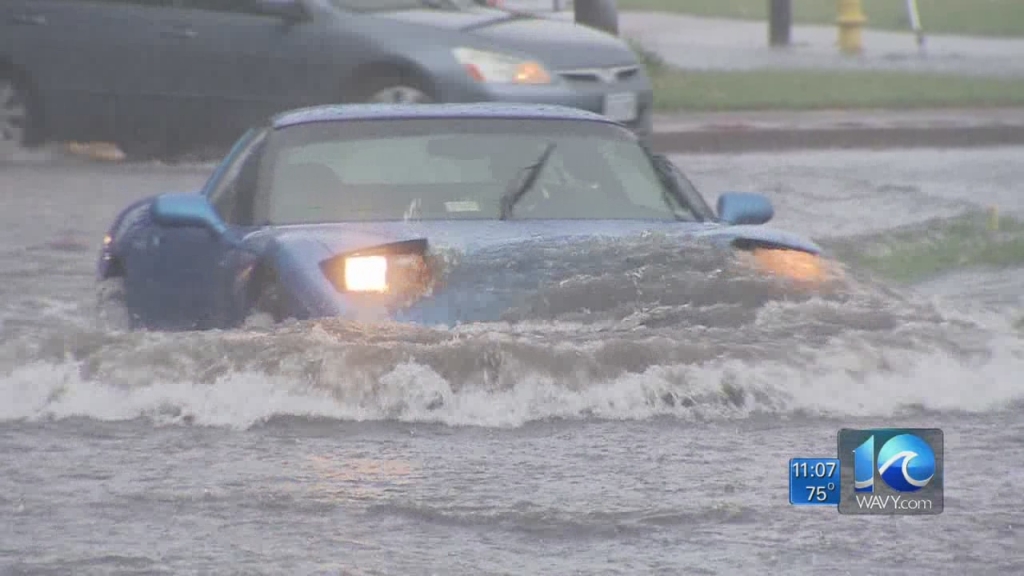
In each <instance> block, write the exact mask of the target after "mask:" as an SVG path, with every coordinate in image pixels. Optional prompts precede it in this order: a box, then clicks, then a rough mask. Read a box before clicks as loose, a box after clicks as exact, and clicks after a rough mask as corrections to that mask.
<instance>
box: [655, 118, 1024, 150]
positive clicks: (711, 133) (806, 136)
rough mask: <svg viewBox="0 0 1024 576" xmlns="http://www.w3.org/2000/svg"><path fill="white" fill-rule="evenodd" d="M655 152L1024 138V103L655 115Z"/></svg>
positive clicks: (981, 143) (967, 143)
mask: <svg viewBox="0 0 1024 576" xmlns="http://www.w3.org/2000/svg"><path fill="white" fill-rule="evenodd" d="M654 125H655V126H656V127H657V128H656V129H655V131H654V133H653V134H652V135H651V136H650V137H649V142H650V144H651V146H652V147H653V148H655V149H656V150H658V151H660V152H664V153H670V152H676V153H678V152H700V153H728V152H755V151H769V150H772V151H775V150H797V149H858V148H860V149H863V148H867V149H879V148H977V147H985V146H1012V145H1024V110H1021V109H1017V108H1014V109H989V110H954V111H950V110H945V111H943V110H922V111H885V110H882V111H857V112H851V111H815V112H735V113H722V112H713V113H695V114H692V115H673V116H660V117H659V116H656V117H655V118H654Z"/></svg>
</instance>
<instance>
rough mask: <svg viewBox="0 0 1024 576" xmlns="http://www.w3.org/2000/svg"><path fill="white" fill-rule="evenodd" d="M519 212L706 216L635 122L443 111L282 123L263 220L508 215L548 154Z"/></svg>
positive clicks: (272, 151) (270, 153)
mask: <svg viewBox="0 0 1024 576" xmlns="http://www.w3.org/2000/svg"><path fill="white" fill-rule="evenodd" d="M547 150H550V153H548V154H546V156H547V158H546V159H545V161H544V162H543V164H542V166H541V167H540V169H539V171H538V172H537V174H536V178H535V179H533V181H532V183H529V186H528V190H525V193H523V194H522V195H521V197H520V198H518V199H517V201H516V203H515V207H514V210H513V211H512V214H511V218H512V219H654V220H698V219H699V218H697V217H695V216H694V214H693V212H691V211H690V210H689V209H687V208H686V207H684V205H683V203H682V202H681V201H680V200H679V198H678V197H677V196H676V195H674V194H673V191H672V190H671V189H670V188H669V187H668V186H667V185H666V183H665V181H664V180H663V179H662V178H661V177H659V175H658V172H657V170H656V168H655V166H654V163H653V162H652V160H651V157H650V156H649V155H648V154H647V152H646V151H645V150H644V148H643V147H641V146H640V144H638V143H637V141H636V139H635V137H634V136H633V135H632V134H631V133H629V132H628V131H627V130H626V129H624V128H621V127H618V126H614V125H610V124H603V123H599V122H589V121H587V122H580V121H571V120H529V119H527V120H523V119H493V118H458V119H452V118H443V119H404V120H402V119H399V120H360V121H346V122H319V123H310V124H302V125H297V126H291V127H288V128H283V129H280V130H277V131H276V132H275V133H274V134H273V135H272V136H271V137H270V140H269V142H268V148H267V150H266V156H265V157H264V160H263V161H262V162H261V175H260V184H259V193H258V195H257V200H256V206H255V209H256V212H257V214H256V216H257V219H258V221H261V222H266V223H267V224H303V223H323V222H351V221H372V220H403V219H420V220H451V219H498V218H500V217H501V216H502V205H503V202H505V201H507V200H508V198H509V197H510V191H513V193H514V191H515V189H516V188H517V187H521V188H525V186H524V185H523V183H524V182H525V181H526V180H527V179H526V178H524V173H526V170H527V168H528V167H530V166H534V165H536V164H537V160H538V158H540V157H541V156H544V155H545V151H547Z"/></svg>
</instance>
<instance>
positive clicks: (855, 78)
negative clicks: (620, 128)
mask: <svg viewBox="0 0 1024 576" xmlns="http://www.w3.org/2000/svg"><path fill="white" fill-rule="evenodd" d="M1021 2H1022V3H1024V0H1021ZM651 70H652V82H653V84H654V97H655V107H656V109H658V110H659V111H662V112H677V111H730V110H814V109H819V110H820V109H830V108H831V109H870V108H886V109H912V108H918V109H921V108H951V107H959V108H981V107H997V106H1020V105H1024V78H973V77H963V76H953V75H942V74H921V73H918V74H909V73H905V72H891V71H825V70H753V71H695V70H694V71H681V70H673V69H669V68H667V67H666V68H656V67H651Z"/></svg>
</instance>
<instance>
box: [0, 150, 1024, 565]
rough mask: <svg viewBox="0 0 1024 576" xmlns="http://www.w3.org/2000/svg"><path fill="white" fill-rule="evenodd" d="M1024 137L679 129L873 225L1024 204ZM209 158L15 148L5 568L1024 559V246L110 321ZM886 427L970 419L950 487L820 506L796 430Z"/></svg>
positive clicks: (0, 444) (864, 234) (8, 289)
mask: <svg viewBox="0 0 1024 576" xmlns="http://www.w3.org/2000/svg"><path fill="white" fill-rule="evenodd" d="M1021 158H1024V149H1015V148H1003V149H992V150H955V151H943V150H932V151H929V150H914V151H844V152H794V153H787V154H748V155H741V156H728V155H715V156H686V157H677V158H676V161H677V162H678V163H679V164H680V165H681V166H682V167H683V168H684V169H685V170H686V171H687V172H688V173H689V174H690V175H691V177H692V178H693V180H694V182H695V183H696V184H697V185H698V186H699V187H700V188H702V189H703V190H704V191H705V193H706V194H707V195H708V197H709V200H710V201H711V202H713V201H714V198H715V196H716V195H717V193H718V192H722V191H727V190H729V191H731V190H743V191H757V192H763V193H766V194H767V195H769V196H770V197H771V199H772V201H773V202H774V203H775V207H776V219H775V220H774V222H773V225H776V226H778V227H782V228H788V229H792V230H794V231H798V232H803V233H806V234H808V235H810V236H811V237H813V238H814V239H815V240H818V241H819V242H820V243H822V244H823V245H825V246H826V247H828V248H829V249H830V250H835V251H837V252H842V253H845V254H851V253H853V254H855V253H858V251H860V250H868V249H869V247H875V246H877V244H878V243H879V242H880V239H881V238H884V237H886V235H888V234H892V233H894V232H899V231H906V230H912V231H916V232H913V234H920V235H922V236H923V235H927V234H928V233H929V229H930V228H931V227H932V223H934V222H935V221H937V220H938V221H942V220H943V219H952V218H957V217H959V216H961V215H963V214H967V213H975V212H977V213H984V212H985V211H987V210H990V209H991V208H996V209H997V211H998V214H999V215H1001V216H1003V215H1005V216H1014V215H1018V216H1021V215H1024V195H1022V194H1021V187H1020V183H1021V182H1022V181H1024V163H1022V162H1021V161H1020V159H1021ZM207 174H208V167H206V166H178V167H161V166H153V165H131V166H110V165H99V164H90V163H87V162H83V161H78V160H66V159H65V160H46V161H40V162H18V163H14V164H9V165H3V166H0V206H2V209H0V574H3V575H7V574H71V573H73V574H198V573H203V574H206V573H244V574H359V575H362V574H414V575H420V574H422V575H427V574H445V575H447V574H468V575H480V574H552V575H554V574H666V575H668V574H672V575H679V574H728V575H732V574H764V573H779V574H798V575H799V574H872V575H882V574H908V573H926V574H956V575H962V574H972V575H983V574H1020V573H1022V572H1024V553H1022V549H1024V548H1022V546H1024V507H1022V506H1020V505H1019V503H1018V501H1017V499H1016V498H1017V492H1018V491H1019V486H1020V485H1021V483H1022V482H1024V464H1021V462H1024V423H1022V422H1021V419H1020V418H1019V414H1020V412H1021V409H1022V408H1024V377H1022V374H1024V338H1022V335H1024V332H1022V331H1021V330H1020V328H1019V327H1018V326H1017V325H1016V323H1017V322H1018V320H1019V319H1020V318H1021V317H1022V316H1024V296H1022V294H1024V268H1018V267H1014V266H999V267H974V266H971V262H961V263H959V265H957V266H955V267H953V269H950V270H948V271H946V272H944V273H942V274H940V275H938V276H932V277H928V278H923V279H919V280H916V281H914V282H912V283H911V284H909V285H906V284H898V283H896V282H894V281H889V280H886V279H884V278H881V277H877V276H875V275H872V274H871V273H870V271H858V270H852V271H851V274H853V275H854V276H855V277H856V278H858V282H857V285H856V286H855V287H853V288H850V289H848V290H846V291H844V292H842V293H839V294H832V295H829V296H825V297H811V296H806V295H799V296H793V295H786V294H784V293H780V292H779V291H778V290H777V289H776V288H775V287H773V286H772V285H769V283H767V282H764V281H761V280H758V279H755V278H749V277H741V276H736V275H730V274H726V273H721V271H720V269H719V268H718V267H716V266H715V265H712V264H709V262H708V261H706V259H704V258H703V257H702V256H700V255H697V256H693V255H680V254H679V253H678V252H676V251H673V250H670V249H666V247H665V246H664V245H659V244H657V243H643V242H637V243H634V244H630V245H628V246H625V247H623V248H622V251H621V252H619V253H617V254H619V256H622V260H620V261H609V262H610V263H609V266H608V267H607V268H606V269H605V270H604V271H598V272H597V273H594V272H593V270H590V271H588V274H587V276H586V277H580V278H577V279H574V281H573V282H569V283H566V284H564V285H562V286H560V287H558V288H555V289H552V292H551V294H550V296H552V299H551V301H554V302H559V301H560V302H563V303H572V302H578V300H577V299H578V298H579V297H581V296H580V295H584V294H585V296H586V300H587V302H586V304H587V306H586V310H585V311H584V312H582V313H581V311H580V310H579V309H578V308H579V307H574V306H570V305H568V304H566V305H565V306H563V308H564V309H560V310H546V311H545V315H544V317H543V318H540V317H538V318H530V317H527V318H524V319H523V320H522V321H520V322H515V323H508V324H475V325H466V326H461V327H458V328H454V329H450V330H442V329H427V328H414V327H405V326H384V327H368V326H359V325H352V324H346V323H342V322H337V321H322V322H310V323H299V324H290V325H285V326H281V327H279V328H275V329H265V328H264V329H251V330H238V331H228V332H208V333H175V334H153V333H121V332H113V331H109V330H106V329H103V328H101V327H99V326H97V325H96V324H95V321H94V320H93V315H92V312H93V302H94V297H95V278H94V270H95V257H96V254H97V250H98V248H99V241H100V238H101V237H102V235H103V233H104V231H105V228H106V226H107V225H108V224H109V222H110V220H111V218H113V216H114V215H115V213H116V211H117V210H118V209H119V208H120V207H122V206H123V205H125V204H126V203H127V202H129V201H130V200H132V199H135V198H138V197H141V196H144V195H148V194H152V193H156V192H161V191H186V190H192V189H195V188H196V187H198V186H199V185H200V184H201V183H202V182H203V181H204V180H205V178H206V176H207ZM583 250H586V248H583ZM586 255H587V254H586V252H583V256H586ZM592 256H593V258H595V259H596V258H606V259H607V258H609V256H608V254H607V253H605V252H601V251H600V250H599V249H598V248H594V253H593V254H592ZM627 256H628V258H626V257H627ZM573 257H574V258H579V257H581V256H580V253H576V254H575V255H574V256H573ZM622 262H631V263H633V264H629V265H623V264H621V263H622ZM624 287H626V288H628V289H626V288H624ZM559 297H560V298H561V300H559ZM875 426H885V427H939V428H942V429H943V430H944V431H945V443H946V444H945V451H944V452H945V466H946V479H945V487H946V488H945V489H946V493H945V510H944V512H943V513H942V514H941V515H938V516H928V517H864V516H856V517H854V516H840V515H839V514H838V513H837V512H836V510H835V509H804V508H795V507H792V506H790V505H789V501H788V497H789V496H788V487H787V465H788V462H789V459H790V458H792V457H798V456H834V455H835V450H836V448H835V447H836V432H837V430H838V429H839V428H842V427H855V428H861V427H863V428H867V427H875Z"/></svg>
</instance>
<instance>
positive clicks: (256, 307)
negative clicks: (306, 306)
mask: <svg viewBox="0 0 1024 576" xmlns="http://www.w3.org/2000/svg"><path fill="white" fill-rule="evenodd" d="M254 294H255V296H254V297H253V299H252V307H251V308H250V309H249V312H248V314H246V317H245V326H246V327H249V328H266V327H268V326H272V325H274V324H279V323H281V322H283V321H284V320H286V319H287V308H286V307H285V305H284V298H283V297H282V293H281V288H280V285H279V284H278V283H277V282H276V281H274V280H271V279H268V280H265V281H263V282H260V283H259V285H258V287H257V288H256V290H254Z"/></svg>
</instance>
